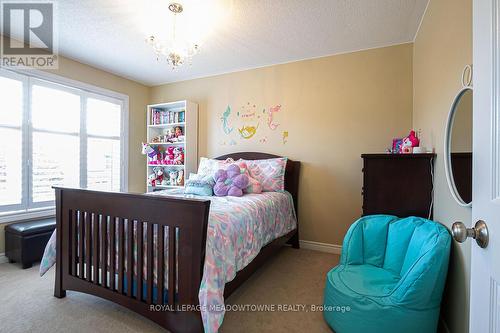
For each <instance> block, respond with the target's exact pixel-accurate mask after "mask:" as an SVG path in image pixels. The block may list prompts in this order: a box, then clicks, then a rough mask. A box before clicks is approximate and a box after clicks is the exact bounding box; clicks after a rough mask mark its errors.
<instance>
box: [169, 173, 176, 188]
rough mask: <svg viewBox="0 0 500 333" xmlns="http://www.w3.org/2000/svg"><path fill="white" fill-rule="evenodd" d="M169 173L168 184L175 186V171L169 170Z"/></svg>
mask: <svg viewBox="0 0 500 333" xmlns="http://www.w3.org/2000/svg"><path fill="white" fill-rule="evenodd" d="M168 175H169V185H170V186H176V185H177V175H178V173H177V171H170V172H169V173H168Z"/></svg>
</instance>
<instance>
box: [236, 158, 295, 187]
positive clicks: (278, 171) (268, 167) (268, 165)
mask: <svg viewBox="0 0 500 333" xmlns="http://www.w3.org/2000/svg"><path fill="white" fill-rule="evenodd" d="M286 161H287V158H286V157H279V158H270V159H267V160H238V162H245V163H246V165H247V167H248V172H249V173H250V176H251V177H252V178H254V179H256V180H257V181H258V182H259V183H260V184H261V185H262V191H264V192H283V191H284V190H285V168H286Z"/></svg>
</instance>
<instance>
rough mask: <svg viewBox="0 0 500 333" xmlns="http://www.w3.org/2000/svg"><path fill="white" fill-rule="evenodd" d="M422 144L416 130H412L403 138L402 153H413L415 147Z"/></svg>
mask: <svg viewBox="0 0 500 333" xmlns="http://www.w3.org/2000/svg"><path fill="white" fill-rule="evenodd" d="M419 145H420V140H419V138H418V137H417V136H416V134H415V131H414V130H411V131H410V134H409V135H408V136H407V137H405V138H403V144H402V146H401V153H403V154H411V153H412V152H413V148H415V147H418V146H419Z"/></svg>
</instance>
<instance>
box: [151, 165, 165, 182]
mask: <svg viewBox="0 0 500 333" xmlns="http://www.w3.org/2000/svg"><path fill="white" fill-rule="evenodd" d="M153 172H154V173H155V175H156V183H157V184H158V185H162V184H163V178H164V177H163V168H162V167H155V168H154V169H153Z"/></svg>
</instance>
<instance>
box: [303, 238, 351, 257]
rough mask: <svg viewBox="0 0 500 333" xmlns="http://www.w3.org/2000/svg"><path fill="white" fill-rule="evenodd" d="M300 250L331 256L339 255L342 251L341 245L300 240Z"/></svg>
mask: <svg viewBox="0 0 500 333" xmlns="http://www.w3.org/2000/svg"><path fill="white" fill-rule="evenodd" d="M300 248H301V249H306V250H313V251H319V252H326V253H333V254H340V252H341V251H342V246H341V245H336V244H328V243H320V242H313V241H308V240H301V241H300Z"/></svg>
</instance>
